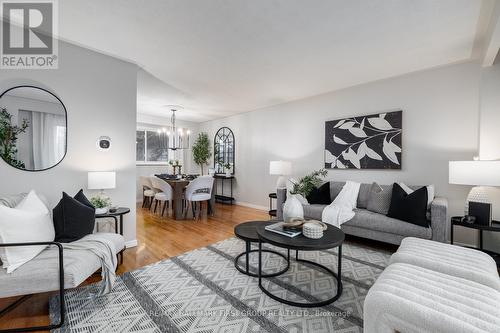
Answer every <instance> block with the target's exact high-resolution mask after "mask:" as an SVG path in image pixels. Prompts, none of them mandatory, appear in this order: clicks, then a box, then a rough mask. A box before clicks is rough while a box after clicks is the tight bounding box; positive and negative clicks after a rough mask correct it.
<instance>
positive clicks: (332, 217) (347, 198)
mask: <svg viewBox="0 0 500 333" xmlns="http://www.w3.org/2000/svg"><path fill="white" fill-rule="evenodd" d="M359 186H360V183H356V182H351V181H348V182H346V183H345V185H344V187H342V190H341V191H340V193H339V195H337V197H336V198H335V200H333V202H332V203H331V204H330V205H329V206H327V207H326V208H325V209H323V213H322V214H321V221H323V222H325V223H328V224H331V225H334V226H336V227H337V228H340V225H341V224H343V223H345V222H347V221H349V220H350V219H352V218H353V217H354V212H353V209H354V208H356V201H357V200H358V193H359Z"/></svg>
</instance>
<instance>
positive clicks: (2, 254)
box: [0, 191, 54, 273]
mask: <svg viewBox="0 0 500 333" xmlns="http://www.w3.org/2000/svg"><path fill="white" fill-rule="evenodd" d="M53 240H54V226H53V225H52V220H51V218H50V212H49V210H48V209H47V207H46V206H45V204H44V203H43V202H42V201H41V200H40V198H39V197H38V196H37V194H36V193H35V191H30V192H29V193H28V195H27V196H26V197H25V198H24V199H23V200H22V201H21V202H20V203H19V204H18V205H17V206H16V207H15V208H10V207H6V206H4V205H0V243H28V242H51V241H53ZM45 248H46V245H37V246H21V247H4V248H0V258H1V260H2V267H3V268H6V269H7V273H12V272H13V271H14V270H16V269H17V268H19V267H20V266H22V265H23V264H25V263H27V262H28V261H30V260H31V259H33V258H34V257H36V256H37V255H38V254H39V253H40V252H42V251H43V250H44V249H45Z"/></svg>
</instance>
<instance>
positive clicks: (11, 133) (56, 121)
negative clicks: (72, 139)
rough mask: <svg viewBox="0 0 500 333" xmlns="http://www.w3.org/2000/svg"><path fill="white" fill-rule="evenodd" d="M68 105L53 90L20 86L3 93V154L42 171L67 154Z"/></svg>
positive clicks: (26, 167) (16, 164) (22, 165)
mask: <svg viewBox="0 0 500 333" xmlns="http://www.w3.org/2000/svg"><path fill="white" fill-rule="evenodd" d="M66 133H67V122H66V108H65V107H64V104H63V103H62V102H61V100H60V99H59V98H57V97H56V96H55V95H54V94H52V93H51V92H49V91H47V90H45V89H42V88H37V87H31V86H19V87H14V88H10V89H8V90H7V91H5V92H4V93H3V94H2V95H0V156H2V159H3V160H4V161H5V162H7V163H8V164H9V165H11V166H13V167H15V168H18V169H22V170H27V171H42V170H46V169H50V168H52V167H54V166H56V165H57V164H59V163H60V162H61V161H62V160H63V158H64V156H65V155H66V146H67V144H66Z"/></svg>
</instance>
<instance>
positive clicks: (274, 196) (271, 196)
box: [269, 193, 278, 218]
mask: <svg viewBox="0 0 500 333" xmlns="http://www.w3.org/2000/svg"><path fill="white" fill-rule="evenodd" d="M277 198H278V195H277V194H276V193H269V216H270V217H271V218H273V217H276V209H273V199H277Z"/></svg>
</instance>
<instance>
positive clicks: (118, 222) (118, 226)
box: [95, 207, 130, 264]
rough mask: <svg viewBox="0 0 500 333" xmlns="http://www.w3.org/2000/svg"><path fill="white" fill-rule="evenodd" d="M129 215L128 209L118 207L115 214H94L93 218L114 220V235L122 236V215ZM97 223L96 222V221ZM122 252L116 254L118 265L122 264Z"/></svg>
mask: <svg viewBox="0 0 500 333" xmlns="http://www.w3.org/2000/svg"><path fill="white" fill-rule="evenodd" d="M128 213H130V208H126V207H118V208H117V209H116V212H113V213H111V212H109V211H108V212H107V213H104V214H96V216H95V218H96V220H97V219H103V218H113V219H114V220H115V233H117V234H120V235H122V236H123V215H125V214H128ZM96 222H97V221H96ZM123 251H125V249H123V250H121V251H120V252H119V253H118V254H119V255H120V264H123Z"/></svg>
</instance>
